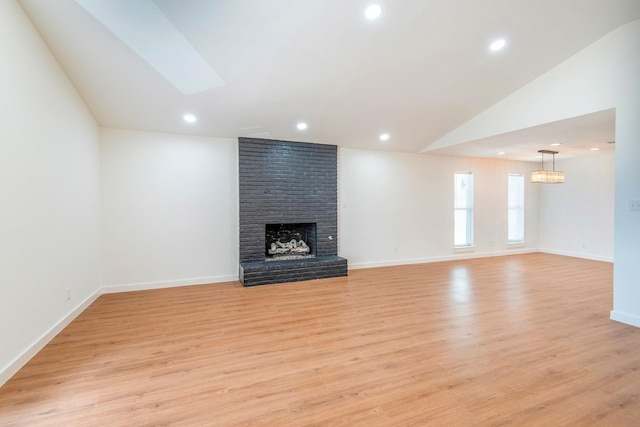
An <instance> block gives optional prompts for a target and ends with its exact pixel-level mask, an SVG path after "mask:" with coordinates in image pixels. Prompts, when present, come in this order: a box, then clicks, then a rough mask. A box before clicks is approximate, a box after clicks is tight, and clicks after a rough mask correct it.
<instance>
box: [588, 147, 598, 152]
mask: <svg viewBox="0 0 640 427" xmlns="http://www.w3.org/2000/svg"><path fill="white" fill-rule="evenodd" d="M590 150H591V151H600V149H599V148H598V147H593V148H590Z"/></svg>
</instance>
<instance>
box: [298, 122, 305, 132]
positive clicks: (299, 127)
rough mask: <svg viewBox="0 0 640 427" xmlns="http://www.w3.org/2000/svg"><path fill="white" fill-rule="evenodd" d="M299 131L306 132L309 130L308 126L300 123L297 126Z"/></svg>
mask: <svg viewBox="0 0 640 427" xmlns="http://www.w3.org/2000/svg"><path fill="white" fill-rule="evenodd" d="M296 127H297V128H298V130H305V129H306V128H307V124H306V123H305V122H300V123H298V124H297V125H296Z"/></svg>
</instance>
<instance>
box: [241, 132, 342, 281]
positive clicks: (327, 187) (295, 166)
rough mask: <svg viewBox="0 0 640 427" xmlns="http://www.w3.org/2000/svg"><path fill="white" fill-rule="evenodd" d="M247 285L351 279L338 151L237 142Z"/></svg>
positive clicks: (323, 147) (243, 270)
mask: <svg viewBox="0 0 640 427" xmlns="http://www.w3.org/2000/svg"><path fill="white" fill-rule="evenodd" d="M238 141H239V144H238V147H239V148H238V159H239V190H240V192H239V193H240V209H239V212H240V218H239V220H240V221H239V225H240V282H241V283H242V285H243V286H256V285H266V284H271V283H284V282H296V281H301V280H311V279H320V278H328V277H338V276H346V275H347V260H346V259H344V258H341V257H338V201H337V199H338V188H337V186H338V173H337V147H336V146H335V145H324V144H309V143H303V142H291V141H275V140H268V139H257V138H239V140H238Z"/></svg>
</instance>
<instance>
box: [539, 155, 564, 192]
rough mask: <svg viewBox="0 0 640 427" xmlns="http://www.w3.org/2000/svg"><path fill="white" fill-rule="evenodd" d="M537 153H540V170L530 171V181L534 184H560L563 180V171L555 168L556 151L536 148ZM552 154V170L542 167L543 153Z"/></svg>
mask: <svg viewBox="0 0 640 427" xmlns="http://www.w3.org/2000/svg"><path fill="white" fill-rule="evenodd" d="M538 153H540V154H541V155H542V160H541V161H540V170H537V171H533V172H531V182H533V183H534V184H562V183H563V182H564V172H562V171H557V170H556V154H558V152H557V151H550V150H538ZM545 154H551V155H553V168H552V170H545V169H544V155H545Z"/></svg>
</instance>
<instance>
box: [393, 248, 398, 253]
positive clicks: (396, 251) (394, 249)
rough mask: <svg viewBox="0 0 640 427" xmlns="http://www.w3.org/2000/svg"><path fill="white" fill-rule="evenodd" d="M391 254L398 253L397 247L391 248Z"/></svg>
mask: <svg viewBox="0 0 640 427" xmlns="http://www.w3.org/2000/svg"><path fill="white" fill-rule="evenodd" d="M393 253H396V254H397V253H398V247H397V246H394V247H393Z"/></svg>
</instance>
